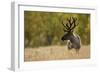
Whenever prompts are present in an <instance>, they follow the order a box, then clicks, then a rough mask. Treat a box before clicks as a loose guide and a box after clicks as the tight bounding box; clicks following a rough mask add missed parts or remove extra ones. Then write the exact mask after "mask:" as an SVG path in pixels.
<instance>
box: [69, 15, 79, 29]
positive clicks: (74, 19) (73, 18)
mask: <svg viewBox="0 0 100 73" xmlns="http://www.w3.org/2000/svg"><path fill="white" fill-rule="evenodd" d="M72 20H73V21H72V24H73V27H71V30H72V29H74V28H75V27H76V26H77V25H78V24H76V20H77V18H75V17H72Z"/></svg>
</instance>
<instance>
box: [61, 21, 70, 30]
mask: <svg viewBox="0 0 100 73" xmlns="http://www.w3.org/2000/svg"><path fill="white" fill-rule="evenodd" d="M62 24H63V26H64V27H65V28H66V29H64V32H68V30H69V27H68V23H66V25H65V24H64V23H63V22H62Z"/></svg>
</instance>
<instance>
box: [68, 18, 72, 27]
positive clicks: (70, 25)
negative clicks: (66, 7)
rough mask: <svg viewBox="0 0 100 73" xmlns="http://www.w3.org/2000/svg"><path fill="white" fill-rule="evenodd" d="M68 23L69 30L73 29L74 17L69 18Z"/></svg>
mask: <svg viewBox="0 0 100 73" xmlns="http://www.w3.org/2000/svg"><path fill="white" fill-rule="evenodd" d="M67 21H68V23H69V28H71V27H72V24H73V23H72V17H70V18H69V19H68V18H67Z"/></svg>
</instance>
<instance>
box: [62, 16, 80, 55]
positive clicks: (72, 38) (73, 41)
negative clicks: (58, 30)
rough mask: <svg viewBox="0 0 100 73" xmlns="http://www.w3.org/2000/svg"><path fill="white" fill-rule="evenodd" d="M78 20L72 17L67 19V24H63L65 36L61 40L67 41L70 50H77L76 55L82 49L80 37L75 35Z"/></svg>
mask: <svg viewBox="0 0 100 73" xmlns="http://www.w3.org/2000/svg"><path fill="white" fill-rule="evenodd" d="M76 21H77V18H75V17H70V18H67V22H66V24H64V23H63V22H62V24H63V26H64V32H65V34H64V36H63V37H62V38H61V40H63V41H64V40H67V46H68V50H71V49H73V48H74V49H75V50H76V53H79V49H80V47H81V42H80V37H79V36H78V35H76V34H74V29H75V27H76V26H77V25H78V24H76Z"/></svg>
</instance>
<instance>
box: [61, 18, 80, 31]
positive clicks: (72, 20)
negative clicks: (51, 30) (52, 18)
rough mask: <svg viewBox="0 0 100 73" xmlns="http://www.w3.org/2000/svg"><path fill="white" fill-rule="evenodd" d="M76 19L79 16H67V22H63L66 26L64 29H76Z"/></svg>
mask: <svg viewBox="0 0 100 73" xmlns="http://www.w3.org/2000/svg"><path fill="white" fill-rule="evenodd" d="M76 20H77V18H75V17H70V18H69V19H68V18H67V23H66V24H63V23H62V24H63V26H64V27H65V29H64V31H65V32H70V31H72V32H73V30H74V28H75V27H76V26H77V25H78V24H76Z"/></svg>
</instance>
